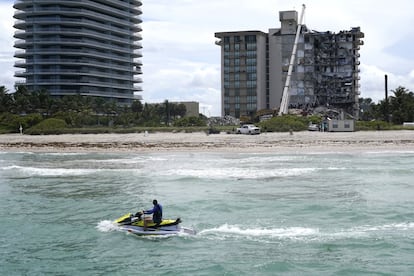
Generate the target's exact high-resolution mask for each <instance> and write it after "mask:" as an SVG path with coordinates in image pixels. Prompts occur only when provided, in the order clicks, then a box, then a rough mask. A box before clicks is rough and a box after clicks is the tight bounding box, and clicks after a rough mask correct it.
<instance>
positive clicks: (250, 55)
mask: <svg viewBox="0 0 414 276" xmlns="http://www.w3.org/2000/svg"><path fill="white" fill-rule="evenodd" d="M246 55H247V56H248V57H256V55H257V52H256V51H254V50H249V51H247V52H246Z"/></svg>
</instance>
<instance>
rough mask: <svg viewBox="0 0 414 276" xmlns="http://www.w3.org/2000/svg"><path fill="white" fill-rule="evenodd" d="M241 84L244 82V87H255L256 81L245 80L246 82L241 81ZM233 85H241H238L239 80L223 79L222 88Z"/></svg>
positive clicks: (235, 86) (237, 86) (236, 86)
mask: <svg viewBox="0 0 414 276" xmlns="http://www.w3.org/2000/svg"><path fill="white" fill-rule="evenodd" d="M230 83H231V84H232V85H230ZM243 84H245V87H247V88H253V87H256V86H257V82H256V81H255V80H254V81H246V82H243ZM231 86H232V87H234V88H240V87H242V86H241V85H240V81H234V82H230V81H226V80H225V81H224V88H230V87H231Z"/></svg>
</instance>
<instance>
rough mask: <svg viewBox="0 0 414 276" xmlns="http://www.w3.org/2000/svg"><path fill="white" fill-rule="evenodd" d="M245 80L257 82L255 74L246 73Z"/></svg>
mask: <svg viewBox="0 0 414 276" xmlns="http://www.w3.org/2000/svg"><path fill="white" fill-rule="evenodd" d="M247 80H257V75H256V73H248V74H247Z"/></svg>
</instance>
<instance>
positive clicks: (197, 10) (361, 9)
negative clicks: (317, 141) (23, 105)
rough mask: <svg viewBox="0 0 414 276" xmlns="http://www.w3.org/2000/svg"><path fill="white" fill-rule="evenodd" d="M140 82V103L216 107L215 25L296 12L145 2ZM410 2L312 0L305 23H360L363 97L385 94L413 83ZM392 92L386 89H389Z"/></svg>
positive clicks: (211, 111)
mask: <svg viewBox="0 0 414 276" xmlns="http://www.w3.org/2000/svg"><path fill="white" fill-rule="evenodd" d="M143 2H144V3H143V6H142V7H141V8H142V11H143V15H142V19H143V23H142V28H143V31H142V36H143V41H142V44H143V49H142V53H143V58H142V61H143V73H144V74H143V75H142V78H143V81H144V83H143V84H142V87H143V89H144V91H143V93H142V96H143V99H144V101H145V102H163V101H165V100H169V101H199V102H200V111H201V112H203V113H205V114H206V115H207V116H210V115H211V116H213V115H220V114H221V92H220V72H221V69H220V47H219V46H217V45H215V44H214V42H215V40H216V39H215V37H214V33H215V32H225V31H241V30H259V31H263V32H267V31H268V29H269V28H278V27H280V22H279V11H283V10H297V11H298V12H299V13H300V11H301V7H302V3H303V1H298V0H292V1H284V0H256V1H251V0H226V1H223V0H209V1H195V0H151V1H143ZM12 4H13V1H3V2H0V9H1V10H0V31H1V33H2V36H1V37H0V65H1V66H2V68H3V70H2V71H1V73H0V82H1V83H0V85H3V84H6V85H7V87H9V89H12V87H13V83H14V79H13V74H14V71H15V69H14V68H13V53H14V49H13V46H12V45H13V42H14V39H13V32H14V29H13V18H12V17H13V13H14V11H13V8H12ZM413 9H414V2H412V1H411V0H394V1H392V2H387V1H374V0H366V1H359V0H358V1H357V0H337V1H325V0H313V1H312V2H311V3H308V4H307V6H306V10H305V16H304V23H305V24H306V25H307V27H308V28H309V29H314V30H317V31H333V32H339V31H341V30H349V29H350V28H351V27H358V26H359V27H361V30H362V31H363V32H364V33H365V38H364V39H363V40H364V45H363V46H361V51H360V53H361V58H360V61H361V68H360V69H361V81H360V83H361V96H362V97H364V98H368V97H370V98H372V99H373V100H374V101H375V102H378V101H379V100H382V99H383V98H384V75H385V74H387V75H388V80H389V85H388V87H389V89H390V91H391V90H393V89H395V88H397V87H398V86H400V85H401V86H404V87H406V88H407V89H409V90H413V89H414V54H413V51H412V50H411V48H410V46H411V45H413V44H414V29H412V27H411V26H413V25H414V17H413V16H412V11H413ZM390 93H391V92H390Z"/></svg>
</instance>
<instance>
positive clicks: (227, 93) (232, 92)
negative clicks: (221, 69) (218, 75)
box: [224, 89, 256, 101]
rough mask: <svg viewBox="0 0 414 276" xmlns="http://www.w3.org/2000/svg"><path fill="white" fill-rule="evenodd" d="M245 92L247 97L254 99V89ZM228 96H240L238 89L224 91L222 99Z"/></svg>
mask: <svg viewBox="0 0 414 276" xmlns="http://www.w3.org/2000/svg"><path fill="white" fill-rule="evenodd" d="M245 91H246V95H247V97H255V98H256V89H247V90H245ZM230 96H240V89H234V90H230V89H224V97H230ZM254 101H256V100H254Z"/></svg>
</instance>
